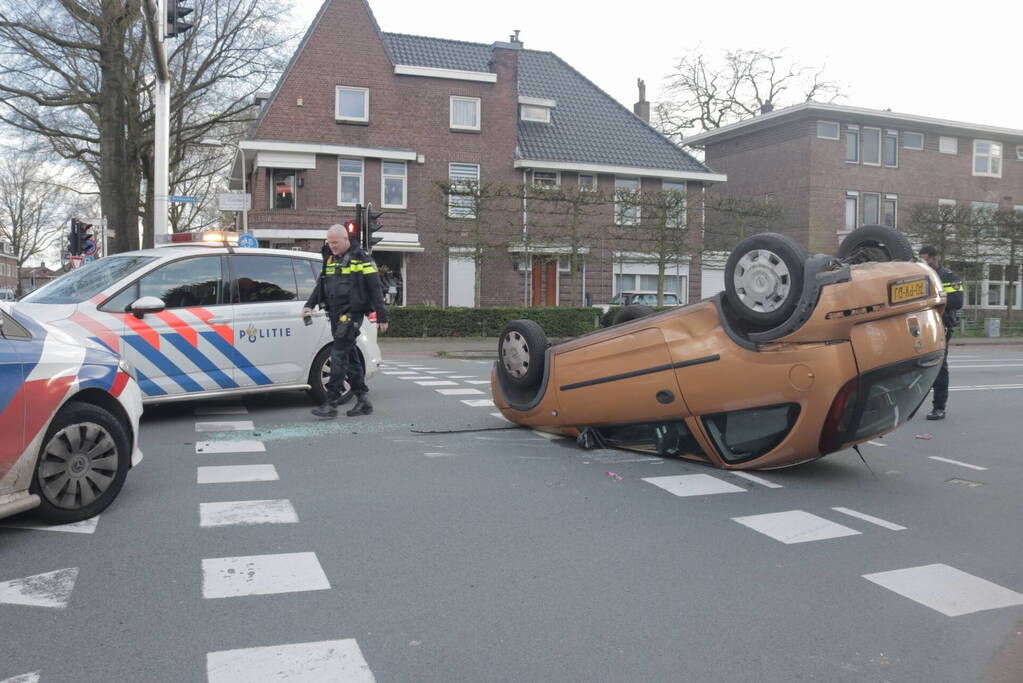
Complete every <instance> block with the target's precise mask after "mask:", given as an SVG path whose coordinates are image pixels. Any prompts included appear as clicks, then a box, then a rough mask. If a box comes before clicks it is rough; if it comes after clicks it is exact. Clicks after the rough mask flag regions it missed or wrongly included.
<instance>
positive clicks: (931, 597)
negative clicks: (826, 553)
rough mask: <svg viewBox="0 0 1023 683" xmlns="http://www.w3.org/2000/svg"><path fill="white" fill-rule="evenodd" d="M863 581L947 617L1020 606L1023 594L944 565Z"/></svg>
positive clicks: (877, 575) (867, 576)
mask: <svg viewBox="0 0 1023 683" xmlns="http://www.w3.org/2000/svg"><path fill="white" fill-rule="evenodd" d="M863 578H865V579H866V580H867V581H870V582H872V583H876V584H877V585H878V586H881V587H883V588H887V589H888V590H890V591H892V592H893V593H898V594H899V595H901V596H902V597H904V598H909V599H910V600H912V601H914V602H918V603H920V604H921V605H924V606H925V607H930V608H931V609H933V610H935V611H937V612H941V613H942V614H944V615H945V616H947V617H958V616H962V615H964V614H973V613H974V612H981V611H984V610H989V609H999V608H1001V607H1013V606H1015V605H1023V594H1020V593H1017V592H1016V591H1014V590H1009V589H1008V588H1004V587H1002V586H999V585H998V584H996V583H992V582H990V581H988V580H986V579H982V578H980V577H978V576H974V575H973V574H968V573H966V572H964V571H961V570H959V569H956V568H955V567H950V566H949V565H947V564H928V565H923V566H921V567H908V568H906V569H894V570H892V571H886V572H877V573H874V574H864V575H863Z"/></svg>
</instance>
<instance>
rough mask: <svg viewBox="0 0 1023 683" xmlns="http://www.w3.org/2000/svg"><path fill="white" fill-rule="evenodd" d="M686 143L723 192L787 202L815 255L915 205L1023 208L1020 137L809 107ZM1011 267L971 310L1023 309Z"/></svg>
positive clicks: (979, 291)
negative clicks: (717, 177) (721, 177)
mask: <svg viewBox="0 0 1023 683" xmlns="http://www.w3.org/2000/svg"><path fill="white" fill-rule="evenodd" d="M686 144H687V145H691V146H695V147H700V148H702V149H703V150H704V152H705V159H704V160H705V163H707V164H708V165H710V166H712V167H713V168H714V169H716V170H718V171H720V172H722V173H724V174H726V175H727V176H728V182H727V183H726V184H725V186H724V189H725V190H726V191H728V192H730V193H735V194H739V195H748V196H761V197H764V196H770V197H773V198H774V199H776V200H777V201H778V202H780V203H781V205H782V207H783V210H784V212H785V218H786V230H787V231H788V232H789V233H790V234H792V236H794V237H796V238H797V239H799V240H800V241H801V242H802V243H803V245H804V246H806V247H807V248H808V249H809V250H810V251H811V252H822V253H833V252H834V250H835V249H836V248H837V246H838V243H839V241H840V240H841V238H842V237H843V236H844V235H846V234H848V232H849V231H850V230H852V229H853V228H855V227H857V226H859V225H864V224H870V223H882V224H886V225H889V226H891V227H894V228H900V227H903V228H904V227H905V226H906V225H908V223H909V221H910V216H911V212H912V208H913V207H914V206H915V205H918V204H924V205H929V206H939V205H959V206H968V207H971V208H980V209H993V208H1003V209H1011V208H1016V209H1017V210H1023V130H1015V129H1009V128H998V127H994V126H985V125H980V124H971V123H961V122H957V121H946V120H942V119H935V118H929V117H924V116H916V115H911V114H898V113H894V112H890V111H877V110H872V109H861V108H858V107H848V106H842V105H835V104H818V103H814V102H807V103H804V104H799V105H795V106H792V107H787V108H785V109H779V110H777V111H773V112H770V113H766V114H762V115H760V116H757V117H755V118H752V119H747V120H745V121H740V122H738V123H734V124H731V125H728V126H723V127H721V128H719V129H717V130H714V131H709V132H706V133H701V134H699V135H694V136H693V137H690V138H688V139H687V140H686ZM1004 266H1005V263H1004V262H1003V261H1000V260H999V258H998V256H997V255H996V254H992V258H990V259H989V262H988V263H985V264H984V266H983V278H982V279H980V280H977V281H975V282H968V283H967V291H968V297H967V306H969V307H974V308H979V309H984V308H988V309H993V308H1002V307H1004V305H1005V303H1006V296H1010V297H1011V296H1012V293H1013V292H1015V304H1014V307H1015V308H1020V307H1021V304H1023V301H1021V299H1020V297H1021V294H1020V292H1021V289H1023V288H1021V287H1020V286H1019V285H1020V283H1019V281H1018V277H1019V274H1018V273H1016V274H1015V275H1016V278H1017V282H1016V285H1017V286H1016V287H1015V288H1013V287H1012V283H1011V282H1007V281H1005V273H1006V271H1007V269H1006V268H1005V267H1004Z"/></svg>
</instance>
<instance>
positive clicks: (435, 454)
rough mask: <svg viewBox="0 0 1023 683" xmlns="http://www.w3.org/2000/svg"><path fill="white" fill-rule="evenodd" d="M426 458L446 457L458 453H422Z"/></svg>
mask: <svg viewBox="0 0 1023 683" xmlns="http://www.w3.org/2000/svg"><path fill="white" fill-rule="evenodd" d="M423 455H425V456H426V457H428V458H448V457H451V456H455V455H458V453H423Z"/></svg>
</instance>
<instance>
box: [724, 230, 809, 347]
mask: <svg viewBox="0 0 1023 683" xmlns="http://www.w3.org/2000/svg"><path fill="white" fill-rule="evenodd" d="M804 261H806V253H805V252H804V251H803V248H802V247H801V246H799V243H798V242H796V241H795V240H794V239H792V238H791V237H788V236H786V235H779V234H776V233H770V232H768V233H763V234H761V235H753V236H752V237H747V238H746V239H744V240H743V241H742V242H740V243H739V245H738V246H737V247H736V248H735V250H734V251H732V253H731V255H730V256H729V257H728V261H727V262H726V263H725V292H726V293H727V295H728V299H729V302H730V303H732V304H733V306H734V308H735V310H736V312H737V314H738V315H739V316H740V317H741V318H742V319H743V320H745V321H747V322H750V323H753V324H756V325H762V326H767V327H773V326H775V325H780V324H781V323H782V322H784V321H785V320H786V319H787V318H788V317H789V316H790V315H792V312H793V311H794V310H795V308H796V304H797V303H798V302H799V297H800V296H801V295H802V289H803V263H804Z"/></svg>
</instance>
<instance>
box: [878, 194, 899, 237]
mask: <svg viewBox="0 0 1023 683" xmlns="http://www.w3.org/2000/svg"><path fill="white" fill-rule="evenodd" d="M888 202H892V203H893V204H894V211H892V224H891V225H889V226H888V227H889V228H891V229H892V230H898V229H899V196H898V195H897V194H886V195H885V196H884V198H883V199H882V200H881V225H885V222H884V209H885V204H887V203H888Z"/></svg>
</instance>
